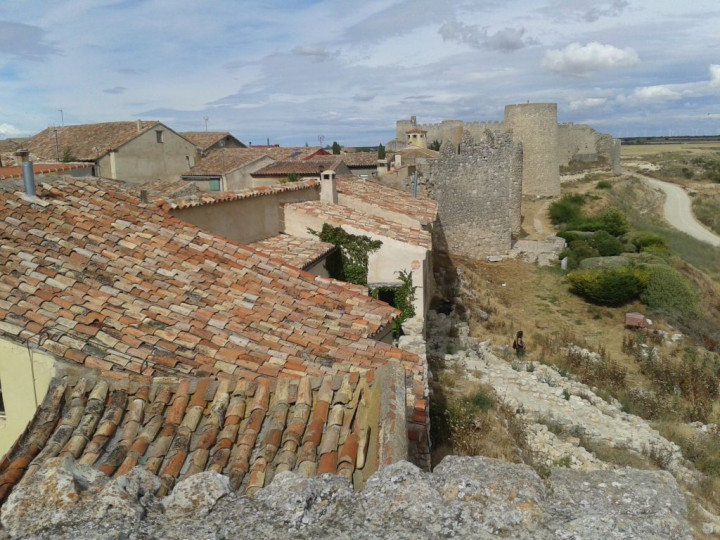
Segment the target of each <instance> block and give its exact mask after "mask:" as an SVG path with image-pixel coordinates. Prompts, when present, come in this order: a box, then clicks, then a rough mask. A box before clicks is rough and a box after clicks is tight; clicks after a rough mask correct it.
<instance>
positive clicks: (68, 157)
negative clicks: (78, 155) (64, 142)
mask: <svg viewBox="0 0 720 540" xmlns="http://www.w3.org/2000/svg"><path fill="white" fill-rule="evenodd" d="M62 161H63V162H64V163H70V162H71V161H77V159H75V156H73V153H72V150H70V147H69V146H66V147H65V149H64V150H63V155H62Z"/></svg>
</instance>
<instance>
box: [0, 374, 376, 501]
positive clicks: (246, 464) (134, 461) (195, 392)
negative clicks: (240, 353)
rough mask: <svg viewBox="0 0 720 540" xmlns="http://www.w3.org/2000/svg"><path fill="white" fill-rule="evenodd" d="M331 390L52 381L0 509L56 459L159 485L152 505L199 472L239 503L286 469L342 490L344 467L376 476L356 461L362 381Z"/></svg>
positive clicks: (366, 418) (275, 383)
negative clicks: (139, 472)
mask: <svg viewBox="0 0 720 540" xmlns="http://www.w3.org/2000/svg"><path fill="white" fill-rule="evenodd" d="M83 376H84V377H88V378H82V377H83ZM334 382H335V381H334V377H333V376H332V375H324V376H321V377H310V376H304V377H301V378H297V377H280V378H278V379H277V380H266V379H260V380H257V381H253V380H249V379H242V378H234V377H231V378H227V379H216V378H200V379H187V378H168V377H166V378H161V379H155V380H153V379H147V378H141V377H131V376H127V377H125V378H123V379H122V380H119V379H117V378H114V377H108V376H107V375H100V376H98V373H92V372H87V373H83V374H81V375H65V376H62V377H56V378H55V379H54V380H53V381H52V383H51V386H50V389H49V390H48V393H47V395H46V398H45V400H44V402H43V403H42V405H41V406H40V407H39V409H38V411H37V413H36V414H35V417H34V419H33V420H32V421H31V422H30V424H29V425H28V428H27V429H26V431H25V433H24V434H23V435H22V436H21V438H20V439H19V440H18V441H17V442H16V443H15V445H14V446H13V448H12V449H11V450H10V452H8V454H7V456H6V457H5V459H4V460H3V462H2V464H0V502H2V501H4V500H5V499H6V498H7V496H8V494H9V493H10V491H11V490H12V489H13V487H14V486H15V485H17V483H18V482H19V481H20V480H21V479H22V478H23V477H24V476H27V475H31V474H34V473H35V472H36V471H37V470H38V469H39V468H40V467H41V466H42V465H43V463H45V462H46V461H47V460H49V459H52V458H55V457H62V456H65V455H72V456H73V457H74V458H75V459H76V460H77V461H78V462H79V463H80V464H83V465H87V466H91V467H93V468H95V469H97V470H99V471H101V472H102V473H104V474H105V475H107V476H109V477H118V476H122V475H124V474H126V473H128V472H129V471H130V470H131V469H132V468H133V467H136V466H140V467H144V468H145V469H147V470H149V471H150V472H152V473H154V474H157V475H158V476H159V477H160V479H161V487H160V488H159V489H158V491H157V492H156V493H155V494H156V495H158V496H162V495H166V494H167V493H168V491H169V490H171V489H172V488H173V486H174V485H175V483H177V482H178V481H180V480H183V479H184V478H187V477H189V476H192V475H194V474H197V473H199V472H203V471H213V472H216V473H220V474H225V475H227V476H228V477H229V478H230V483H231V486H232V487H233V489H235V490H238V491H239V492H240V493H244V494H247V495H252V494H253V493H254V492H255V491H257V490H258V489H259V488H261V487H263V486H266V485H267V484H269V483H270V482H271V480H272V478H273V477H274V475H276V474H278V473H279V472H281V471H287V470H291V471H298V472H300V473H302V474H305V475H316V474H322V473H326V472H329V473H332V474H340V475H342V476H344V477H345V478H346V479H347V480H349V481H351V482H352V481H353V473H354V472H355V471H356V470H358V469H363V468H365V469H370V472H374V470H375V469H376V468H377V463H374V462H373V463H365V459H364V458H365V456H366V455H367V449H366V445H367V444H370V445H374V444H375V442H374V440H373V438H372V437H370V431H371V430H372V431H375V430H377V422H378V420H379V419H378V418H377V417H372V418H370V411H369V409H368V407H369V405H368V404H369V399H368V396H369V392H370V389H371V387H372V384H371V383H370V381H369V380H368V379H367V378H366V377H364V376H363V375H358V374H351V375H344V376H342V377H341V380H340V384H339V385H334V384H333V383H334ZM375 384H378V383H375ZM363 396H365V397H363Z"/></svg>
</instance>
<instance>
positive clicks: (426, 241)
mask: <svg viewBox="0 0 720 540" xmlns="http://www.w3.org/2000/svg"><path fill="white" fill-rule="evenodd" d="M284 207H285V208H286V209H288V210H290V211H294V212H298V213H300V214H305V215H308V216H312V217H314V218H317V219H320V220H322V221H324V222H325V223H328V224H330V225H333V226H336V227H339V226H342V225H349V226H351V227H355V228H356V229H359V230H361V231H363V233H365V234H370V235H378V236H385V237H387V238H392V239H393V240H397V241H398V242H403V243H405V244H410V245H414V246H419V247H422V248H425V249H431V248H432V240H431V238H430V233H429V232H427V231H424V230H422V229H418V228H413V227H409V226H405V225H402V224H400V223H398V222H395V221H390V220H387V219H384V218H382V217H380V216H376V215H372V214H368V213H366V212H362V211H360V210H354V209H352V208H349V207H347V206H343V205H340V204H327V203H323V202H320V201H307V202H301V203H287V204H285V205H284Z"/></svg>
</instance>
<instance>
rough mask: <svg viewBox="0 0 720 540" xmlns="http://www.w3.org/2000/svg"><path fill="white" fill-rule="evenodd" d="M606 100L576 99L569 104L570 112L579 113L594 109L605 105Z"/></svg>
mask: <svg viewBox="0 0 720 540" xmlns="http://www.w3.org/2000/svg"><path fill="white" fill-rule="evenodd" d="M607 101H608V100H607V98H585V99H578V100H574V101H571V102H570V106H569V107H570V110H571V111H581V110H584V109H596V108H597V107H602V106H603V105H605V104H606V103H607Z"/></svg>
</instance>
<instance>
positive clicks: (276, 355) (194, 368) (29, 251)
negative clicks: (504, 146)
mask: <svg viewBox="0 0 720 540" xmlns="http://www.w3.org/2000/svg"><path fill="white" fill-rule="evenodd" d="M0 234H2V236H3V238H4V240H3V245H2V247H1V248H0V335H3V336H5V337H6V338H10V339H13V340H15V341H19V342H22V343H26V342H29V343H31V344H37V345H39V346H41V347H42V348H44V349H46V350H48V351H50V352H51V353H53V354H54V355H56V356H57V357H61V358H65V359H66V360H69V361H73V362H77V363H80V364H84V365H86V366H88V367H92V368H98V369H101V370H105V371H110V370H122V371H128V370H129V371H134V372H138V373H143V374H147V375H152V374H155V375H159V374H169V375H173V374H176V375H177V374H195V375H202V374H208V375H215V374H221V373H224V374H227V375H234V376H242V377H246V378H253V377H257V376H259V375H266V376H271V377H275V376H277V375H279V374H281V373H287V374H293V375H301V374H305V373H309V374H314V375H323V374H333V373H343V372H352V371H364V370H367V369H371V368H373V367H377V366H380V365H383V364H385V363H387V362H388V361H390V360H391V359H398V360H400V361H401V362H402V364H403V366H404V367H405V368H406V369H407V371H408V373H415V374H416V373H419V372H420V371H421V364H420V362H419V360H418V358H417V356H415V355H414V354H412V353H408V352H405V351H402V350H399V349H395V348H392V347H390V346H388V345H386V344H384V343H380V342H378V341H375V340H374V339H372V336H374V335H376V334H378V333H381V332H384V331H385V330H384V329H385V328H387V327H388V325H389V324H390V323H391V322H392V321H393V320H394V318H395V317H396V316H397V314H398V312H397V310H395V309H393V308H391V307H389V306H388V305H386V304H384V303H382V302H378V301H377V300H374V299H373V298H370V297H368V296H367V294H365V293H364V292H363V291H362V290H361V288H360V287H352V286H348V285H346V284H343V283H340V282H336V281H334V280H331V279H328V278H323V277H319V276H314V275H312V274H308V273H306V272H303V271H301V270H299V269H298V268H296V267H293V266H289V265H279V264H278V263H277V262H273V261H272V260H271V259H270V258H269V257H268V256H267V255H264V254H262V253H261V252H258V251H256V250H254V249H252V248H250V247H247V246H244V245H241V244H238V243H236V242H234V241H230V240H227V239H225V238H223V237H220V236H216V235H213V234H210V233H207V232H205V231H203V230H201V229H199V228H197V227H195V226H193V225H190V224H187V223H184V222H182V221H180V220H178V219H177V218H174V217H172V216H170V215H169V214H167V213H165V212H164V211H163V210H162V209H159V208H156V207H152V206H149V205H142V204H140V202H139V200H138V199H137V198H135V197H133V196H131V195H129V193H128V192H123V191H122V190H120V188H119V187H118V185H117V184H116V183H114V182H108V181H103V180H100V179H95V178H92V179H88V180H85V179H83V180H79V179H63V180H59V181H57V182H54V183H53V184H43V185H42V186H41V187H39V189H38V199H37V201H35V202H30V201H28V200H26V199H25V198H24V197H23V195H22V193H12V194H8V193H0ZM425 234H427V233H425Z"/></svg>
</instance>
